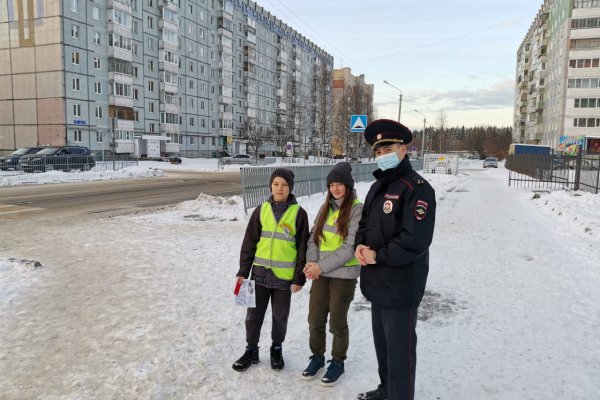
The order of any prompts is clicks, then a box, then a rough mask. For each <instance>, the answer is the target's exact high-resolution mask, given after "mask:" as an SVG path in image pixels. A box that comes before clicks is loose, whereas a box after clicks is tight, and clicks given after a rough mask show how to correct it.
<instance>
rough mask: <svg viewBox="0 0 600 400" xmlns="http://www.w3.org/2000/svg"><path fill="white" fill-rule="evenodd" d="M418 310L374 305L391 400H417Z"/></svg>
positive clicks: (377, 349)
mask: <svg viewBox="0 0 600 400" xmlns="http://www.w3.org/2000/svg"><path fill="white" fill-rule="evenodd" d="M417 311H418V308H414V309H409V310H401V309H397V308H389V307H381V306H378V305H376V304H372V303H371V322H372V324H373V340H374V342H375V352H376V354H377V363H378V364H379V379H380V380H381V386H382V387H383V388H384V389H386V390H387V393H388V399H389V400H413V399H414V398H415V369H416V366H417V333H416V331H415V327H416V326H417Z"/></svg>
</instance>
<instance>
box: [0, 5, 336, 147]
mask: <svg viewBox="0 0 600 400" xmlns="http://www.w3.org/2000/svg"><path fill="white" fill-rule="evenodd" d="M0 59H2V60H6V61H3V62H1V63H0V151H2V152H6V151H11V150H13V149H15V148H18V147H22V146H27V145H34V144H42V145H45V144H50V145H60V144H64V143H76V144H81V145H84V146H88V147H90V148H92V149H93V150H96V151H100V150H101V151H109V152H114V153H117V154H132V155H140V156H148V157H159V156H162V155H165V154H181V155H184V156H189V157H214V156H216V155H217V153H218V151H219V150H229V151H233V152H246V151H250V150H251V149H250V148H251V147H252V146H249V143H255V144H256V143H260V148H258V149H254V151H256V152H261V153H269V154H277V153H280V152H281V151H282V149H283V147H284V146H285V144H286V143H288V142H293V143H295V144H297V145H299V146H301V145H303V146H304V150H305V151H310V150H311V148H312V147H311V146H313V143H314V140H313V137H317V136H318V132H317V124H316V116H317V115H318V113H317V111H316V107H317V105H318V104H319V98H318V95H316V94H324V95H326V96H331V91H330V90H321V89H320V87H321V86H323V85H325V86H326V87H329V88H330V87H331V82H330V81H317V80H316V79H315V77H316V76H317V75H318V73H319V71H320V70H321V69H325V70H329V71H330V70H331V69H332V65H333V58H332V57H331V55H329V54H328V53H327V52H325V51H324V50H322V49H320V48H319V47H318V46H316V45H315V44H314V43H312V42H310V41H309V40H308V39H306V38H305V37H304V36H302V35H301V34H300V33H298V32H296V31H294V30H293V29H291V28H290V27H289V26H287V25H286V24H284V23H283V22H282V21H281V20H279V19H278V18H276V17H275V16H273V15H271V14H270V13H269V12H268V11H267V10H265V9H263V8H262V7H260V6H259V5H257V4H256V3H254V2H252V1H249V0H235V1H233V0H64V1H62V2H58V1H54V0H8V1H7V2H4V3H3V4H0ZM253 138H254V139H256V138H259V139H260V141H253V140H252V139H253Z"/></svg>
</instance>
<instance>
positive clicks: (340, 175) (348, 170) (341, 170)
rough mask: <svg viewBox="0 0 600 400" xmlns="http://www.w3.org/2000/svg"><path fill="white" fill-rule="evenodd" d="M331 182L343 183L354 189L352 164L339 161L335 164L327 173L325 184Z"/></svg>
mask: <svg viewBox="0 0 600 400" xmlns="http://www.w3.org/2000/svg"><path fill="white" fill-rule="evenodd" d="M332 182H339V183H343V184H344V185H346V186H348V187H349V188H350V189H354V179H353V178H352V166H350V164H349V163H347V162H341V163H338V164H336V165H335V167H333V168H332V169H331V171H329V174H327V186H329V184H331V183H332Z"/></svg>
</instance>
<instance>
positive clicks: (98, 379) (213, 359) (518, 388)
mask: <svg viewBox="0 0 600 400" xmlns="http://www.w3.org/2000/svg"><path fill="white" fill-rule="evenodd" d="M462 167H463V170H462V172H461V173H460V174H459V175H458V176H456V177H454V176H441V175H426V178H427V179H429V180H430V181H431V182H432V184H433V186H434V187H435V188H436V192H437V199H438V214H437V224H436V232H435V237H434V243H433V245H432V248H431V269H430V276H429V280H428V288H427V290H428V295H427V298H426V300H425V303H424V305H423V307H422V310H421V311H422V312H421V316H420V321H419V324H418V326H417V332H418V335H419V347H418V354H419V359H418V365H417V370H418V371H417V398H418V399H423V400H429V399H443V400H454V399H456V400H465V399H468V400H470V399H477V400H479V399H502V400H513V399H540V400H541V399H544V400H546V399H576V400H593V399H597V398H598V393H599V392H600V336H599V335H598V332H599V330H600V290H598V287H599V284H600V267H599V266H598V264H599V263H598V259H599V258H600V216H599V213H598V210H599V209H600V196H594V195H590V194H587V193H582V194H579V193H577V194H574V193H569V192H553V193H541V194H540V198H537V199H533V195H534V193H532V192H531V191H528V190H525V189H518V188H509V187H507V171H506V170H505V169H504V168H499V169H498V170H482V169H481V162H473V163H470V164H467V163H465V164H462ZM464 167H467V169H464ZM468 167H472V168H473V169H468ZM368 186H369V185H368V184H366V183H361V184H358V193H359V195H360V197H362V198H364V195H365V194H366V192H367V190H368ZM322 201H323V196H322V195H313V196H312V197H310V198H308V197H305V198H301V199H300V204H301V205H302V206H303V207H305V208H306V209H307V211H308V212H309V217H310V218H311V221H312V219H313V218H314V215H315V213H316V212H317V210H318V207H319V205H320V204H321V202H322ZM246 223H247V217H246V216H245V214H244V212H243V206H242V204H241V200H240V198H237V197H232V198H225V199H223V198H221V199H217V198H212V197H207V196H200V197H199V198H198V199H197V200H195V201H189V202H185V203H181V204H179V205H177V206H173V207H168V208H162V209H157V210H154V211H151V212H150V211H149V212H148V213H145V214H136V215H126V216H115V217H89V216H87V217H82V218H81V219H80V220H79V221H71V222H70V223H69V224H56V223H55V222H52V221H45V220H43V219H39V218H38V219H32V220H31V221H29V220H24V221H23V222H22V223H20V224H17V223H14V222H10V221H7V222H6V223H5V222H2V228H3V229H2V230H0V320H1V321H2V324H0V376H2V378H1V379H0V399H34V398H40V399H101V398H115V399H150V398H151V399H244V400H245V399H272V398H277V399H295V400H300V399H310V400H314V399H352V398H354V396H355V395H356V394H357V393H359V392H361V391H364V390H369V389H372V388H374V387H375V386H376V384H377V372H376V360H375V356H374V350H373V345H372V339H371V330H370V315H369V304H368V303H366V302H365V301H364V299H363V297H362V296H361V295H360V294H359V293H358V294H357V296H356V297H355V300H354V304H353V306H352V308H351V311H350V316H349V320H350V331H351V344H350V349H349V352H348V360H347V362H346V374H345V377H344V379H343V380H342V381H341V382H340V383H339V384H338V385H337V386H335V387H332V388H323V387H321V386H320V385H319V383H318V380H315V381H313V382H308V383H307V382H304V381H302V380H301V379H300V372H301V371H302V369H303V368H304V367H305V366H306V363H307V361H308V360H307V358H308V356H309V355H310V354H309V349H308V327H307V322H306V317H307V312H308V310H307V305H308V295H309V289H310V284H307V287H305V289H304V290H302V291H301V292H300V293H299V294H296V295H294V296H293V299H292V310H291V317H290V323H289V329H288V337H287V339H286V342H285V344H284V356H285V360H286V368H285V369H284V370H283V371H280V372H275V371H272V370H271V369H270V366H269V362H268V347H269V345H270V334H269V332H270V320H269V319H268V318H267V321H265V325H264V328H263V332H262V336H261V337H262V341H261V342H262V343H261V360H262V361H261V363H259V364H258V365H257V366H253V367H252V368H251V369H249V370H248V371H246V372H245V373H242V374H240V373H237V372H235V371H233V370H232V369H231V364H232V363H233V361H234V360H235V359H236V358H237V357H239V356H240V355H241V353H242V351H243V346H244V325H243V319H244V314H245V312H244V310H243V309H241V308H238V307H236V306H234V305H233V295H232V291H233V286H234V276H235V273H236V271H237V257H238V253H239V247H240V243H241V240H242V236H243V232H244V229H245V226H246ZM49 238H51V239H52V240H49ZM49 242H50V243H49ZM35 261H38V262H39V263H40V264H41V265H36V264H35Z"/></svg>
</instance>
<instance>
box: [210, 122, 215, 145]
mask: <svg viewBox="0 0 600 400" xmlns="http://www.w3.org/2000/svg"><path fill="white" fill-rule="evenodd" d="M214 125H215V121H213V128H214ZM211 139H212V145H213V146H214V145H215V144H216V143H215V138H214V137H212V138H211Z"/></svg>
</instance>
